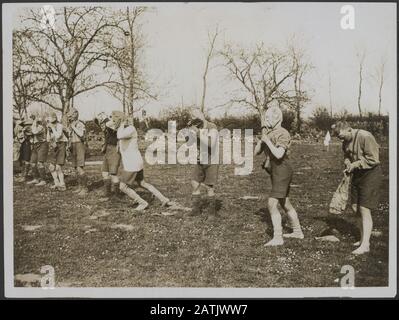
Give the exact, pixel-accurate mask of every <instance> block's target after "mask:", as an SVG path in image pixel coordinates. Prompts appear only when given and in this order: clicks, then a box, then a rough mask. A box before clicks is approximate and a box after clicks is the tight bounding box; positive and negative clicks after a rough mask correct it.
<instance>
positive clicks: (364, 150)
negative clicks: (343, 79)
mask: <svg viewBox="0 0 399 320" xmlns="http://www.w3.org/2000/svg"><path fill="white" fill-rule="evenodd" d="M332 129H333V133H334V134H335V135H337V136H338V138H339V139H340V140H341V141H342V149H343V152H344V164H345V172H347V173H350V174H352V183H351V202H352V210H353V211H354V212H355V213H357V214H359V215H360V225H361V226H360V231H361V239H360V241H359V242H356V243H355V244H354V245H356V246H359V247H358V248H357V249H356V250H354V251H353V252H352V253H353V254H364V253H366V252H369V251H370V236H371V231H372V228H373V220H372V217H371V210H375V209H376V208H377V206H378V201H379V192H380V185H381V181H382V171H381V166H380V160H379V145H378V144H377V142H376V140H375V138H374V136H373V135H372V134H371V133H370V132H368V131H365V130H361V129H353V128H351V126H350V125H349V123H348V122H346V121H339V122H337V123H336V124H335V125H333V126H332Z"/></svg>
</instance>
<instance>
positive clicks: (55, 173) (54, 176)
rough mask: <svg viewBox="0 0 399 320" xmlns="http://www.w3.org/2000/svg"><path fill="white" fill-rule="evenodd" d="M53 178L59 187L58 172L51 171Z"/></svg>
mask: <svg viewBox="0 0 399 320" xmlns="http://www.w3.org/2000/svg"><path fill="white" fill-rule="evenodd" d="M51 176H52V177H53V180H54V184H55V185H56V186H58V185H59V184H60V181H59V180H58V174H57V171H55V170H54V171H51Z"/></svg>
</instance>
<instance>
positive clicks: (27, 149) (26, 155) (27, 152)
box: [19, 140, 32, 162]
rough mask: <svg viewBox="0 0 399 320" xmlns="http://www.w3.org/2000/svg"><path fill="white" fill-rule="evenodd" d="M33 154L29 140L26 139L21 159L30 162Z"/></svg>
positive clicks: (22, 145)
mask: <svg viewBox="0 0 399 320" xmlns="http://www.w3.org/2000/svg"><path fill="white" fill-rule="evenodd" d="M31 154H32V150H31V146H30V142H29V140H25V141H24V142H22V144H21V149H20V156H19V160H21V161H25V162H29V161H30V157H31Z"/></svg>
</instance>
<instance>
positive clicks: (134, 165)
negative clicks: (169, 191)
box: [112, 111, 175, 211]
mask: <svg viewBox="0 0 399 320" xmlns="http://www.w3.org/2000/svg"><path fill="white" fill-rule="evenodd" d="M112 121H113V126H114V127H115V128H117V137H118V140H119V141H118V144H119V150H120V153H121V157H122V166H123V169H122V170H121V175H120V177H119V179H120V185H119V188H120V190H121V191H122V192H123V193H125V194H126V195H127V196H128V197H129V198H131V199H133V200H134V201H135V202H137V203H138V206H137V207H136V208H135V209H134V210H136V211H143V210H145V209H146V208H147V207H148V202H147V201H145V200H144V199H143V198H141V197H140V196H139V195H138V194H137V193H136V191H135V190H134V189H133V185H134V184H135V183H137V184H138V185H139V186H140V187H142V188H144V189H146V190H148V191H149V192H151V193H152V194H153V195H154V196H155V197H156V198H157V199H158V200H159V201H161V205H162V206H167V207H168V206H173V205H175V203H174V202H172V201H170V200H169V199H168V198H166V197H165V196H164V195H163V194H162V193H161V192H160V191H159V190H158V189H156V188H155V187H154V186H153V185H151V184H149V183H148V182H146V181H145V180H144V169H143V168H144V163H143V158H142V156H141V154H140V150H139V147H138V135H137V131H136V128H135V127H134V125H133V119H131V118H130V119H129V118H127V117H126V116H125V114H124V113H123V112H120V111H114V112H112Z"/></svg>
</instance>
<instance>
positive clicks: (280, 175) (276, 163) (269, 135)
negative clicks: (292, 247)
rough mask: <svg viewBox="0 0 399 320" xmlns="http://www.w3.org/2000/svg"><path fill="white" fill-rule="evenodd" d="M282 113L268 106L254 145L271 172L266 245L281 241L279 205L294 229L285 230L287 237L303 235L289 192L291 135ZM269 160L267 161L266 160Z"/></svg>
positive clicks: (282, 241) (300, 237)
mask: <svg viewBox="0 0 399 320" xmlns="http://www.w3.org/2000/svg"><path fill="white" fill-rule="evenodd" d="M282 121H283V114H282V112H281V110H280V109H279V108H278V107H270V108H269V109H267V111H266V113H265V119H264V121H262V139H261V140H260V141H258V143H257V145H256V147H255V154H261V153H262V152H264V153H265V154H266V158H267V160H266V162H265V163H266V164H265V165H264V168H265V169H266V170H267V172H268V173H269V174H270V176H271V180H272V191H271V193H270V195H269V200H268V209H269V212H270V215H271V220H272V224H273V239H272V240H270V241H269V242H268V243H266V244H265V246H278V245H282V244H284V240H283V228H282V224H281V214H280V212H279V210H278V208H277V205H278V204H279V203H280V205H281V207H282V208H283V209H284V211H285V212H286V213H287V215H288V218H289V220H290V223H291V227H292V230H293V232H292V233H289V234H284V237H287V238H297V239H303V238H304V235H303V233H302V229H301V225H300V223H299V219H298V214H297V212H296V211H295V209H294V207H293V206H292V204H291V202H290V200H289V198H288V195H289V191H290V184H291V180H292V175H293V170H292V167H291V165H290V163H289V161H288V160H289V159H288V150H289V147H290V142H291V137H290V134H289V132H288V131H287V130H286V129H284V128H283V127H281V123H282ZM268 163H270V164H268Z"/></svg>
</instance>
